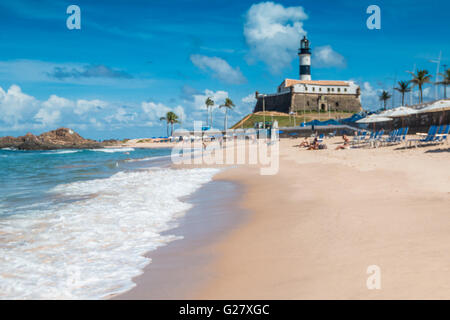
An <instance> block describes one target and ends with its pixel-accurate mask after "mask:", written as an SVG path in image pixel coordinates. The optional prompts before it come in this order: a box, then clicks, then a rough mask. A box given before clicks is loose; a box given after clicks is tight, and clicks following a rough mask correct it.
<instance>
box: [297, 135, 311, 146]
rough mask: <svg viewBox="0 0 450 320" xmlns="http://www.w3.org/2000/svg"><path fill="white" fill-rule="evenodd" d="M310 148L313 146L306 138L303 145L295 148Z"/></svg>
mask: <svg viewBox="0 0 450 320" xmlns="http://www.w3.org/2000/svg"><path fill="white" fill-rule="evenodd" d="M310 146H311V144H310V143H309V141H308V138H307V137H305V139H304V140H303V141H302V143H300V144H298V145H296V146H295V147H299V148H308V147H310Z"/></svg>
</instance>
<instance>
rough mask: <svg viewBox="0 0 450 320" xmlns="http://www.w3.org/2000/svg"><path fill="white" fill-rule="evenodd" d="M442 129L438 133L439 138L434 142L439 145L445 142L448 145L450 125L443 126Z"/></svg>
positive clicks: (436, 137)
mask: <svg viewBox="0 0 450 320" xmlns="http://www.w3.org/2000/svg"><path fill="white" fill-rule="evenodd" d="M441 127H442V130H439V131H440V132H439V133H438V135H437V136H435V139H434V141H435V142H437V143H443V142H444V141H446V142H447V143H448V141H447V136H448V133H449V131H450V124H447V125H443V126H441Z"/></svg>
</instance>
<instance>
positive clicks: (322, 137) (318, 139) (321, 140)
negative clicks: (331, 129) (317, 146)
mask: <svg viewBox="0 0 450 320" xmlns="http://www.w3.org/2000/svg"><path fill="white" fill-rule="evenodd" d="M324 138H325V135H324V134H323V133H321V134H320V135H319V137H318V138H317V142H319V143H321V142H323V139H324Z"/></svg>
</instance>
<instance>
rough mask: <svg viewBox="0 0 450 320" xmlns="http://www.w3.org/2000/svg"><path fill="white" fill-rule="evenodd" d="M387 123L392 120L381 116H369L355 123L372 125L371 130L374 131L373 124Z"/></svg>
mask: <svg viewBox="0 0 450 320" xmlns="http://www.w3.org/2000/svg"><path fill="white" fill-rule="evenodd" d="M387 121H392V118H389V117H383V116H380V115H379V114H371V115H370V116H368V117H365V118H363V119H360V120H358V121H356V123H373V130H375V123H377V122H387Z"/></svg>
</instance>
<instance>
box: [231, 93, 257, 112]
mask: <svg viewBox="0 0 450 320" xmlns="http://www.w3.org/2000/svg"><path fill="white" fill-rule="evenodd" d="M241 102H242V107H241V108H239V110H236V113H237V114H239V115H243V114H248V113H251V112H252V111H253V109H254V107H255V104H256V98H255V94H254V93H250V94H249V95H248V96H245V97H244V98H242V99H241Z"/></svg>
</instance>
